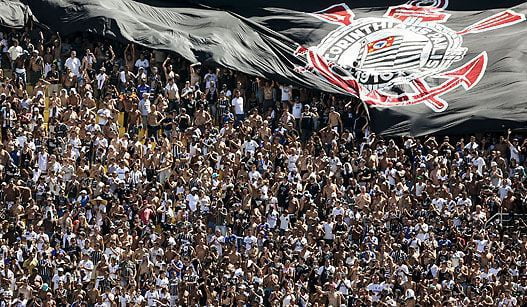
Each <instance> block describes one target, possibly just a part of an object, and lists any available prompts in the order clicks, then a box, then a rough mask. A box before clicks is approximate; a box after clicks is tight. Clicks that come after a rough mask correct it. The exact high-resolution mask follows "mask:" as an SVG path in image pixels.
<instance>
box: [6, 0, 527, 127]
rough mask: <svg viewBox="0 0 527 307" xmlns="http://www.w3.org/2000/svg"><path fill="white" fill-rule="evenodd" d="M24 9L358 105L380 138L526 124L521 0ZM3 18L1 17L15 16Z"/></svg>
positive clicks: (80, 1) (71, 28)
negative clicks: (330, 94) (358, 102)
mask: <svg viewBox="0 0 527 307" xmlns="http://www.w3.org/2000/svg"><path fill="white" fill-rule="evenodd" d="M16 2H17V1H11V3H16ZM26 4H27V6H28V8H29V9H30V10H31V12H32V13H33V15H34V16H35V18H36V19H37V20H38V21H39V22H40V23H43V24H45V25H47V26H49V27H50V28H52V29H55V30H58V31H60V32H62V33H63V34H70V33H74V32H78V31H90V32H94V33H98V34H100V35H104V36H107V37H112V38H115V39H121V40H128V41H132V42H135V43H139V44H142V45H145V46H149V47H153V48H161V49H169V50H173V51H175V52H177V53H179V54H180V55H182V56H183V57H185V58H187V59H189V60H191V61H198V60H199V61H202V62H214V63H217V64H220V65H222V66H225V67H228V68H232V69H236V70H240V71H242V72H245V73H249V74H252V75H257V76H264V77H266V78H273V79H276V80H279V81H282V82H289V83H294V84H298V85H303V86H307V87H312V88H318V89H321V90H324V91H330V92H334V93H341V94H347V95H352V96H357V97H360V98H361V99H362V101H364V103H365V104H367V105H368V106H370V108H369V109H370V116H371V119H372V124H373V129H374V130H375V131H377V132H380V133H385V134H405V133H411V134H413V135H422V134H428V133H438V132H458V133H470V132H479V131H493V130H501V129H503V128H504V127H520V126H524V125H525V122H526V119H527V98H526V96H525V95H524V90H523V89H524V88H527V73H526V67H527V65H526V64H527V56H525V54H526V52H527V42H526V40H525V38H526V37H527V27H526V23H525V15H524V14H525V13H526V11H527V5H526V4H524V3H523V1H490V0H480V1H453V0H450V1H449V0H409V1H376V0H371V1H362V0H357V1H348V2H342V3H341V2H336V1H335V2H332V1H312V0H304V1H274V0H269V1H261V0H253V1H245V2H243V1H234V0H204V1H154V0H143V1H133V0H91V1H88V0H30V1H26ZM12 12H13V10H10V13H9V14H12ZM20 14H21V16H20V18H24V16H26V15H27V14H25V15H24V14H22V12H21V13H20ZM3 15H5V13H4V12H0V20H10V22H11V23H13V22H12V21H13V20H14V19H16V18H14V17H13V16H12V15H10V16H9V18H8V17H7V16H3ZM22 15H24V16H22Z"/></svg>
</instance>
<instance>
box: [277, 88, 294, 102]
mask: <svg viewBox="0 0 527 307" xmlns="http://www.w3.org/2000/svg"><path fill="white" fill-rule="evenodd" d="M280 91H281V92H282V95H281V100H282V101H289V99H291V94H292V93H293V87H292V86H291V85H280Z"/></svg>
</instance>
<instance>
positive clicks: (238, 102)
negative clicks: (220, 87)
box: [231, 90, 245, 126]
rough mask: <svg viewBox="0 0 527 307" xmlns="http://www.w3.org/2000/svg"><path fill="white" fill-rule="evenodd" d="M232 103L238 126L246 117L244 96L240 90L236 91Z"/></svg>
mask: <svg viewBox="0 0 527 307" xmlns="http://www.w3.org/2000/svg"><path fill="white" fill-rule="evenodd" d="M231 105H232V108H233V110H234V116H235V125H236V126H238V124H239V123H240V122H241V121H243V120H244V119H245V112H244V110H243V97H241V96H240V91H239V90H236V91H234V98H233V99H232V102H231Z"/></svg>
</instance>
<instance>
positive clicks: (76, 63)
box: [64, 50, 82, 78]
mask: <svg viewBox="0 0 527 307" xmlns="http://www.w3.org/2000/svg"><path fill="white" fill-rule="evenodd" d="M81 65H82V63H81V61H80V60H79V59H78V58H77V52H76V51H75V50H72V51H71V55H70V57H69V58H68V59H67V60H66V62H65V63H64V66H66V67H67V68H69V69H70V70H71V72H72V73H73V74H74V75H75V76H77V78H80V77H81V71H80V68H81Z"/></svg>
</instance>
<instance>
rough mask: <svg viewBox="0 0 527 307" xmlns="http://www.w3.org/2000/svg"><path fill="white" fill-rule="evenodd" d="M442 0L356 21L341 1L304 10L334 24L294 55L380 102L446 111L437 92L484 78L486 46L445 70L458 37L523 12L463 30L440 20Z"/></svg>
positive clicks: (459, 51)
mask: <svg viewBox="0 0 527 307" xmlns="http://www.w3.org/2000/svg"><path fill="white" fill-rule="evenodd" d="M447 5H448V2H447V0H433V1H417V0H413V1H409V2H408V4H406V5H402V6H396V7H390V8H389V9H388V10H387V12H386V13H385V14H384V16H383V17H370V18H362V19H355V15H354V14H353V12H352V11H351V10H350V9H349V7H348V6H347V5H345V4H337V5H333V6H331V7H329V8H327V9H325V10H323V11H320V12H316V13H312V14H311V15H313V16H315V17H317V18H319V19H321V20H323V21H325V22H329V23H333V24H336V25H338V28H337V29H335V30H334V31H332V32H330V33H329V34H328V35H327V36H326V37H325V38H324V39H323V40H322V41H321V42H320V43H319V44H318V46H316V47H309V48H306V47H303V46H300V47H298V48H297V50H296V53H295V54H296V55H297V56H301V57H305V59H306V60H307V63H308V65H307V67H302V68H298V69H299V70H300V71H303V72H308V71H309V72H312V73H315V74H317V75H319V76H320V77H322V78H324V79H326V80H327V81H328V82H330V83H332V84H334V85H335V86H337V87H339V88H341V89H343V90H345V91H346V92H348V93H350V94H352V95H355V96H357V97H360V98H361V99H362V100H363V101H364V102H365V103H367V104H369V105H374V106H379V107H391V106H401V105H414V104H418V103H424V104H426V105H427V106H429V107H430V108H431V109H432V110H434V111H436V112H441V111H444V110H446V109H447V107H448V103H447V102H446V101H444V100H443V99H442V98H441V95H443V94H445V93H447V92H450V91H452V90H454V89H456V88H458V87H459V86H463V88H464V89H465V90H470V89H471V88H472V87H474V86H475V85H476V84H477V83H478V81H479V80H480V79H481V78H482V77H483V75H484V73H485V69H486V66H487V54H486V52H482V53H480V54H479V55H478V56H476V57H475V58H473V59H471V60H470V61H468V62H467V63H466V64H464V65H462V66H460V67H457V68H454V69H451V67H452V66H455V64H456V62H459V61H461V60H462V59H463V58H464V57H465V55H466V53H467V51H468V49H467V48H466V47H463V36H464V35H468V34H476V33H480V32H485V31H489V30H494V29H497V28H501V27H505V26H510V25H513V24H516V23H518V22H521V21H524V20H525V16H524V15H522V14H517V13H515V12H513V11H510V10H507V11H504V12H501V13H498V14H496V15H493V16H491V17H488V18H485V19H483V20H481V21H479V22H477V23H475V24H473V25H471V26H469V27H467V28H465V29H461V30H458V31H456V30H453V29H450V28H449V27H447V26H445V25H444V24H443V23H444V22H445V21H447V19H448V18H449V17H450V14H447V13H446V12H444V11H443V8H445V7H446V6H447Z"/></svg>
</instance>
